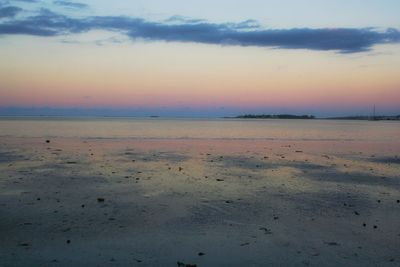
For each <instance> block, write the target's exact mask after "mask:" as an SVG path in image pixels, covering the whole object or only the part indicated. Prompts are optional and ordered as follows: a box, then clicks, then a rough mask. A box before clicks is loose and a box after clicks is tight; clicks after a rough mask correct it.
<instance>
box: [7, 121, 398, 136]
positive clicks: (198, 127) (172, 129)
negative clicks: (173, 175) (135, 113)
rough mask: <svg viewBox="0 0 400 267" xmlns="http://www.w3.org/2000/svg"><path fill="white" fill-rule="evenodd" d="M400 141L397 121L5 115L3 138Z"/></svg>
mask: <svg viewBox="0 0 400 267" xmlns="http://www.w3.org/2000/svg"><path fill="white" fill-rule="evenodd" d="M6 136H7V137H78V138H149V139H164V138H165V139H185V138H187V139H269V140H369V141H393V142H399V140H400V123H399V122H395V121H334V120H243V119H242V120H240V119H164V118H0V137H6Z"/></svg>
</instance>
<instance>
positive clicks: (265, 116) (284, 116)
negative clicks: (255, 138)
mask: <svg viewBox="0 0 400 267" xmlns="http://www.w3.org/2000/svg"><path fill="white" fill-rule="evenodd" d="M234 118H236V119H315V116H313V115H292V114H277V115H268V114H261V115H256V114H245V115H239V116H236V117H234Z"/></svg>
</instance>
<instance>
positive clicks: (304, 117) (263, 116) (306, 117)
mask: <svg viewBox="0 0 400 267" xmlns="http://www.w3.org/2000/svg"><path fill="white" fill-rule="evenodd" d="M224 118H226V119H301V120H311V119H326V120H372V121H380V120H396V121H398V120H400V115H394V116H386V115H381V116H343V117H328V118H317V117H315V116H313V115H293V114H276V115H272V114H245V115H238V116H235V117H224Z"/></svg>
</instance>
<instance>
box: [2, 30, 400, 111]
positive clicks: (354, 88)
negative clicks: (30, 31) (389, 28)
mask: <svg viewBox="0 0 400 267" xmlns="http://www.w3.org/2000/svg"><path fill="white" fill-rule="evenodd" d="M24 38H26V37H13V38H10V39H11V40H9V42H15V45H10V44H8V45H7V46H5V45H3V46H1V45H0V57H1V58H2V61H1V62H0V79H1V88H0V90H1V91H0V94H1V98H0V106H3V107H5V106H54V107H88V108H89V107H123V108H126V107H152V106H158V107H161V106H171V107H177V106H178V107H179V106H192V107H210V106H214V107H217V106H237V107H252V106H283V107H313V106H317V107H323V106H338V107H340V106H360V105H361V106H362V105H364V106H365V105H370V104H371V103H376V104H378V105H386V106H400V89H399V88H400V78H399V77H398V68H399V66H400V60H399V58H400V57H399V54H400V50H399V49H398V48H396V47H394V46H392V47H389V48H390V51H394V53H395V55H393V54H386V53H385V51H386V49H388V47H385V46H382V47H380V48H379V50H380V51H379V52H380V53H378V54H377V55H370V56H365V55H364V56H363V55H339V54H335V53H333V52H315V51H305V50H276V49H263V48H252V47H221V46H211V45H196V44H176V43H163V42H155V43H145V42H138V43H133V42H128V43H124V44H110V45H106V46H95V45H90V44H86V45H80V46H79V48H77V47H76V45H74V44H62V43H60V42H58V41H57V40H56V39H55V38H52V39H49V40H51V41H49V40H47V39H46V40H43V39H40V38H30V41H29V43H27V42H24ZM32 39H33V40H32Z"/></svg>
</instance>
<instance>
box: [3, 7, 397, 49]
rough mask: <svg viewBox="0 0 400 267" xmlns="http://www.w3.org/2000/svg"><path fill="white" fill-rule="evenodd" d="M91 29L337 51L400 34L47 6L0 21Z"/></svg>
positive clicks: (34, 28)
mask: <svg viewBox="0 0 400 267" xmlns="http://www.w3.org/2000/svg"><path fill="white" fill-rule="evenodd" d="M171 22H172V23H171ZM94 29H102V30H110V31H118V32H121V33H123V34H126V35H127V36H129V37H130V38H131V39H138V38H139V39H145V40H157V41H167V42H188V43H189V42H192V43H204V44H218V45H239V46H258V47H275V48H286V49H310V50H322V51H328V50H333V51H339V52H341V53H355V52H362V51H368V50H371V49H372V47H373V46H374V45H377V44H386V43H398V42H400V32H399V31H398V30H397V29H393V28H389V29H386V30H385V31H378V30H376V29H374V28H335V29H328V28H323V29H311V28H295V29H264V28H262V27H260V26H259V25H258V24H257V22H256V21H253V20H248V21H244V22H241V23H224V24H216V23H208V22H205V21H203V20H191V19H183V18H182V17H174V18H173V19H172V20H169V21H168V20H167V21H164V22H152V21H147V20H144V19H140V18H132V17H123V16H92V17H86V18H79V19H78V18H71V17H67V16H65V15H61V14H57V13H54V12H52V11H49V10H42V11H41V13H40V14H38V15H37V16H32V17H28V18H25V19H19V20H18V19H12V20H8V21H6V22H3V23H0V34H25V35H37V36H57V35H68V34H71V33H81V32H87V31H90V30H94Z"/></svg>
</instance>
